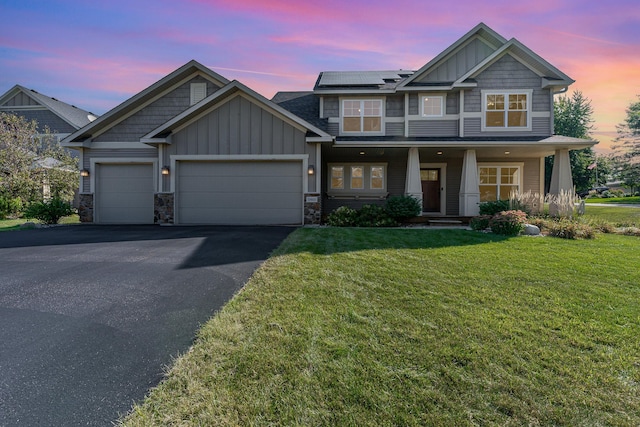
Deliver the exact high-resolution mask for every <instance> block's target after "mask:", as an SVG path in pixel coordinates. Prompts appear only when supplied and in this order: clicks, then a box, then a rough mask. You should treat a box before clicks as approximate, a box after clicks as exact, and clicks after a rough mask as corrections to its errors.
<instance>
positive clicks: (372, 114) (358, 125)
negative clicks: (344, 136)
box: [342, 99, 382, 133]
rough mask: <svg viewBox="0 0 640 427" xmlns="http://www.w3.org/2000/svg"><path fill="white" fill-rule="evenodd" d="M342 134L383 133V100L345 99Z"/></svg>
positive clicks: (343, 102) (343, 103)
mask: <svg viewBox="0 0 640 427" xmlns="http://www.w3.org/2000/svg"><path fill="white" fill-rule="evenodd" d="M342 132H345V133H380V132H382V100H381V99H344V100H343V101H342Z"/></svg>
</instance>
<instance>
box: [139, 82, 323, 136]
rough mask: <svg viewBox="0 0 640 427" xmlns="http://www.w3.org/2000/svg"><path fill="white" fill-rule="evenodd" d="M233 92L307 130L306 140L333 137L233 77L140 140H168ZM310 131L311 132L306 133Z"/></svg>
mask: <svg viewBox="0 0 640 427" xmlns="http://www.w3.org/2000/svg"><path fill="white" fill-rule="evenodd" d="M237 94H242V95H244V96H246V97H247V98H248V99H249V100H251V101H252V102H255V103H257V104H258V105H260V106H261V107H262V108H264V109H266V110H268V111H270V112H271V113H272V114H274V115H276V116H278V117H279V118H281V119H283V120H284V121H286V122H288V123H289V124H291V125H292V126H294V127H296V128H298V129H300V130H304V131H306V132H307V141H314V142H324V141H333V137H332V136H331V135H329V134H328V133H326V132H325V131H323V130H321V129H319V128H318V127H316V126H314V125H312V124H311V123H309V122H307V121H306V120H304V119H302V118H300V117H298V116H296V115H294V114H292V113H291V112H289V111H287V110H285V109H284V108H282V107H281V106H279V105H278V104H276V103H274V102H272V101H269V100H268V99H267V98H265V97H264V96H262V95H260V94H259V93H257V92H255V91H254V90H252V89H250V88H248V87H247V86H245V85H243V84H242V83H240V82H239V81H237V80H233V81H232V82H230V83H229V84H227V85H225V86H224V87H223V88H221V89H220V90H218V91H216V92H215V93H213V94H211V95H209V96H208V97H206V98H204V99H203V100H202V101H200V102H198V103H197V104H195V105H193V106H191V107H190V108H188V109H187V110H185V111H184V112H182V113H181V114H178V115H177V116H175V117H174V118H173V119H171V120H169V121H167V122H166V123H164V124H162V125H161V126H159V127H157V128H156V129H154V130H152V131H151V132H149V133H148V134H146V135H145V136H143V137H142V138H140V142H144V143H147V144H157V143H170V140H169V139H167V137H168V136H169V135H170V134H171V133H172V132H173V131H174V130H175V129H179V128H182V127H184V126H186V125H187V124H189V123H192V122H194V121H195V120H198V119H199V118H200V117H202V116H203V115H205V114H208V113H209V112H210V111H212V110H214V109H215V108H216V107H217V106H219V105H221V104H222V103H224V101H225V100H227V99H228V98H231V97H233V96H235V95H237ZM309 133H311V135H309Z"/></svg>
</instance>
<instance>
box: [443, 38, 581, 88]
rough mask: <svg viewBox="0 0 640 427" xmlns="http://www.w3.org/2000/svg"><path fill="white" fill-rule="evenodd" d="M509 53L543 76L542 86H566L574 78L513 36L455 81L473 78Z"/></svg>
mask: <svg viewBox="0 0 640 427" xmlns="http://www.w3.org/2000/svg"><path fill="white" fill-rule="evenodd" d="M507 54H509V55H511V56H512V57H514V58H515V59H517V60H518V61H520V62H521V63H522V64H524V65H525V66H526V67H528V68H529V69H531V70H532V71H533V72H534V73H536V74H538V75H539V76H540V77H543V78H544V79H545V81H544V82H543V88H546V87H549V86H568V85H570V84H572V83H573V82H574V81H575V80H573V79H572V78H571V77H569V76H567V75H566V74H564V73H563V72H562V71H560V70H558V69H557V68H556V67H554V66H553V65H551V64H550V63H549V62H547V61H546V60H544V59H543V58H542V57H540V56H539V55H538V54H536V53H535V52H534V51H532V50H531V49H529V48H528V47H526V46H525V45H523V44H522V43H520V42H519V41H518V40H516V39H515V38H513V39H511V40H509V41H508V42H507V43H505V44H504V45H502V46H501V47H500V48H499V49H498V50H496V51H495V52H494V53H493V54H492V55H490V56H489V57H487V58H485V59H484V60H483V61H482V62H480V63H479V64H477V65H476V66H475V67H473V68H472V69H471V70H469V71H468V72H467V73H466V74H464V75H463V76H462V77H460V78H459V79H458V80H457V81H456V82H455V83H454V86H455V85H456V83H463V82H464V81H465V80H467V79H470V78H474V77H476V76H477V75H478V74H480V73H481V72H482V71H484V70H485V69H487V68H488V67H489V66H491V65H492V64H494V63H495V62H496V61H497V60H499V59H500V58H502V57H503V56H505V55H507Z"/></svg>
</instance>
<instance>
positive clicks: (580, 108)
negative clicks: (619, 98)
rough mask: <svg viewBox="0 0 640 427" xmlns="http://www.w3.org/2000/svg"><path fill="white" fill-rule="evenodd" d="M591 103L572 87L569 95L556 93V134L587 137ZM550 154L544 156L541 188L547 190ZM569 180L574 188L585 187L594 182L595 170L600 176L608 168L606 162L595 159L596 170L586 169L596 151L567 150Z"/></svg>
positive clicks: (585, 149)
mask: <svg viewBox="0 0 640 427" xmlns="http://www.w3.org/2000/svg"><path fill="white" fill-rule="evenodd" d="M592 115H593V107H592V106H591V100H590V99H589V98H587V97H586V96H584V95H583V94H582V92H580V91H575V92H573V93H572V94H571V96H566V95H565V96H560V97H558V98H557V99H556V100H555V101H554V103H553V116H554V125H553V132H554V133H555V134H556V135H563V136H570V137H573V138H583V139H591V131H592V130H593V129H594V126H593V117H592ZM553 158H554V157H553V156H548V157H547V158H545V188H546V189H547V190H548V188H549V183H550V182H551V171H552V170H553ZM569 159H570V161H571V174H572V176H573V184H574V185H575V187H576V190H577V191H583V190H588V189H589V188H592V187H593V186H594V185H596V184H598V183H597V182H596V173H598V174H600V175H601V176H602V175H604V174H606V173H607V172H608V170H607V169H608V167H607V164H608V163H604V162H600V161H598V170H597V171H596V170H595V168H591V169H589V166H590V165H592V164H594V163H595V162H596V155H595V153H594V151H593V149H592V148H584V149H582V150H573V151H571V152H570V153H569Z"/></svg>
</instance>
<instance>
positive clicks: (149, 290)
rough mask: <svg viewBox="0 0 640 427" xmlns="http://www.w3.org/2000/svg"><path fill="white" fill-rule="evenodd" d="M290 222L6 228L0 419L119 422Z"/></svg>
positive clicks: (0, 243) (1, 252) (6, 422)
mask: <svg viewBox="0 0 640 427" xmlns="http://www.w3.org/2000/svg"><path fill="white" fill-rule="evenodd" d="M291 231H293V228H290V227H158V226H91V225H78V226H67V227H56V228H50V229H38V230H27V231H16V232H3V233H0V425H2V426H14V425H16V426H17V425H20V426H23V425H29V426H31V425H34V426H35V425H38V426H66V425H73V426H78V425H111V424H112V422H113V421H115V420H116V419H117V418H118V416H119V415H120V414H122V413H124V412H127V411H128V410H129V409H130V408H131V405H132V403H133V402H134V401H138V400H140V399H142V398H143V397H144V396H145V394H146V392H147V391H148V390H149V388H150V387H153V386H155V385H156V384H157V383H158V382H159V381H160V380H161V378H162V373H163V369H164V367H165V366H166V365H168V364H170V363H171V360H172V358H173V357H175V356H177V355H179V354H181V353H184V352H185V351H186V350H187V349H188V348H189V346H190V345H191V343H192V341H193V338H194V335H195V332H196V330H197V329H198V326H199V325H200V324H202V323H203V322H205V321H206V320H207V319H208V318H210V317H211V316H212V315H213V314H214V313H215V311H216V310H218V309H220V308H221V307H222V305H223V304H224V303H225V302H227V301H228V300H229V299H230V298H231V297H232V296H233V295H234V293H236V292H237V291H238V290H239V289H240V288H241V287H242V286H243V284H244V283H245V282H246V281H247V279H248V278H249V276H250V275H251V274H252V272H253V271H254V270H255V268H256V267H257V266H258V265H259V264H260V263H261V262H262V261H263V260H265V259H266V257H267V256H268V254H269V253H270V252H271V251H272V250H273V249H275V248H276V247H277V246H278V245H279V244H280V242H281V241H282V240H283V239H284V238H285V237H286V236H287V235H288V234H289V233H290V232H291Z"/></svg>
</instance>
